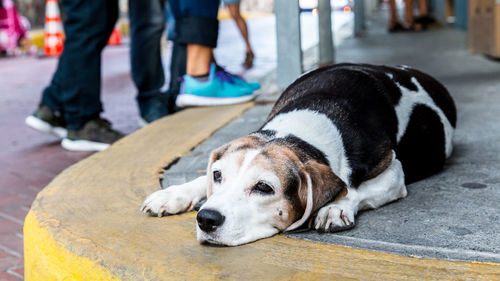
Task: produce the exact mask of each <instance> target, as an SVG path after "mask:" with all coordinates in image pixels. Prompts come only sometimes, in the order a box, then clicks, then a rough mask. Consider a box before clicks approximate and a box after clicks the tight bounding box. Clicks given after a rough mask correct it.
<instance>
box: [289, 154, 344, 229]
mask: <svg viewBox="0 0 500 281" xmlns="http://www.w3.org/2000/svg"><path fill="white" fill-rule="evenodd" d="M301 170H302V171H300V174H301V184H300V186H299V188H298V192H299V200H300V202H301V205H302V206H305V208H304V214H303V215H302V217H301V218H300V219H299V220H298V221H296V222H294V223H293V224H292V225H290V226H289V227H288V228H287V229H286V231H291V230H294V229H297V228H299V227H300V226H302V225H303V224H304V223H305V222H306V221H308V220H309V219H310V218H311V215H312V214H314V212H316V211H317V210H318V209H319V208H321V207H323V206H324V205H325V204H326V203H329V202H331V201H333V200H334V199H336V198H338V197H339V196H341V195H344V196H345V194H347V186H346V184H345V183H344V182H343V181H342V180H341V179H340V178H339V177H338V176H336V175H335V174H334V173H333V172H332V170H331V168H330V166H328V165H326V164H322V163H319V162H318V161H316V160H309V161H307V162H306V163H304V167H303V168H302V169H301Z"/></svg>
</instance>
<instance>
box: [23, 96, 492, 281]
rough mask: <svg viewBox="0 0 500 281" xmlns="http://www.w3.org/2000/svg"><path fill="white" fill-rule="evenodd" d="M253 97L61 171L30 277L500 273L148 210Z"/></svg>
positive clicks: (191, 116)
mask: <svg viewBox="0 0 500 281" xmlns="http://www.w3.org/2000/svg"><path fill="white" fill-rule="evenodd" d="M251 106H252V104H251V103H249V104H242V105H236V106H228V107H217V108H198V109H190V110H184V111H182V112H179V113H178V114H175V115H173V116H171V117H167V118H164V119H162V120H160V121H158V122H155V123H153V124H151V125H149V126H147V127H145V128H144V129H141V130H139V131H137V132H136V133H134V134H132V135H130V136H128V137H126V138H124V139H123V140H121V141H119V142H118V143H116V144H115V145H113V146H112V147H110V148H109V149H108V150H106V151H103V152H101V153H97V154H94V155H93V156H91V157H89V158H87V159H85V160H83V161H81V162H79V163H77V164H75V165H73V166H72V167H70V168H68V169H67V170H65V171H64V172H63V173H62V174H61V175H59V176H58V177H57V178H55V179H54V180H53V181H52V182H51V183H50V184H49V185H48V186H47V187H46V188H45V189H44V190H43V191H42V192H40V194H39V195H38V196H37V199H36V200H35V202H34V203H33V205H32V209H31V211H30V213H29V214H28V216H27V218H26V222H25V228H24V239H25V276H26V280H28V281H30V280H36V281H44V280H202V279H208V280H215V279H228V280H346V279H363V280H450V279H463V280H498V278H499V276H500V265H499V264H494V263H467V262H452V261H445V260H433V259H418V258H412V257H405V256H399V255H394V254H388V253H381V252H374V251H366V250H360V249H353V248H349V247H341V246H335V245H326V244H321V243H316V242H310V241H303V240H294V239H289V238H286V237H284V236H280V235H278V236H275V237H273V238H270V239H263V240H261V241H257V242H255V243H251V244H248V245H244V246H239V247H211V246H202V245H199V244H198V242H197V241H196V233H195V232H196V230H195V213H187V214H183V215H178V216H170V217H165V218H155V217H147V216H145V215H143V214H142V213H141V212H139V206H140V205H141V203H142V201H143V199H144V198H145V197H146V196H147V195H148V194H149V193H151V192H152V191H154V190H156V189H158V188H159V176H160V172H161V167H162V166H163V165H165V164H166V163H168V162H171V161H172V160H174V159H175V158H176V157H178V156H181V155H183V154H185V153H189V151H190V149H191V148H192V147H194V146H196V145H197V144H199V143H200V142H201V141H203V140H205V139H206V138H208V137H209V136H210V135H211V134H212V133H213V132H214V131H215V130H217V129H218V128H220V127H222V126H223V125H225V124H226V123H227V122H229V121H230V120H231V119H233V118H235V117H237V116H239V115H240V114H241V113H242V112H244V111H245V110H247V109H248V108H250V107H251Z"/></svg>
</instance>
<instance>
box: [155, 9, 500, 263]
mask: <svg viewBox="0 0 500 281" xmlns="http://www.w3.org/2000/svg"><path fill="white" fill-rule="evenodd" d="M379 18H380V20H376V21H371V22H369V24H368V31H367V32H366V34H365V36H363V37H362V38H349V39H347V40H346V41H345V42H344V43H343V44H342V45H341V46H340V48H339V49H338V50H337V51H338V52H337V55H338V57H337V61H338V62H363V63H374V64H388V65H398V64H404V65H409V66H412V67H416V68H418V69H421V70H423V71H425V72H427V73H429V74H431V75H433V76H435V77H436V78H437V79H438V80H440V81H441V82H442V83H443V84H444V85H445V86H447V88H448V89H449V91H450V92H451V94H452V96H453V97H454V99H455V102H456V103H457V109H458V125H457V130H456V134H455V140H454V153H453V156H452V157H451V159H449V161H448V162H447V165H446V167H445V169H444V171H443V172H441V173H440V174H438V175H435V176H433V177H430V178H428V179H425V180H422V181H420V182H417V183H414V184H412V185H409V186H408V192H409V195H408V197H407V198H405V199H403V200H399V201H398V202H395V203H392V204H389V205H387V206H384V207H382V208H380V209H377V210H373V211H367V212H363V213H361V214H360V215H359V216H358V218H357V225H356V227H355V228H354V229H352V230H348V231H344V232H340V233H335V234H318V233H317V232H316V231H309V232H305V233H300V234H287V236H288V237H291V238H295V239H306V240H311V241H318V242H322V243H328V244H336V245H345V246H351V247H356V248H363V249H369V250H375V251H384V252H390V253H396V254H400V255H406V256H416V257H426V258H437V259H448V260H462V261H483V262H497V263H498V262H500V236H499V235H498V233H500V223H499V220H500V218H499V215H500V142H499V141H498V140H500V126H499V121H500V120H499V116H500V94H499V90H500V64H499V63H498V62H494V61H490V60H488V59H486V58H484V57H482V56H478V55H471V54H469V53H468V52H467V50H466V34H465V33H464V32H461V31H457V30H453V29H448V28H443V29H437V30H429V31H426V32H420V33H398V34H387V32H386V31H385V29H384V27H385V24H386V22H385V21H384V17H379ZM270 108H271V106H270V105H267V106H256V107H254V108H252V109H251V110H250V111H248V112H247V113H245V114H244V115H242V116H241V117H240V118H238V119H237V120H235V121H234V122H232V123H231V124H230V125H228V126H227V127H225V128H223V129H221V130H219V131H218V132H217V133H215V134H214V135H213V136H212V137H211V138H210V139H209V140H207V141H206V142H204V143H203V144H202V145H200V146H199V147H197V148H196V149H194V150H193V151H192V153H191V155H189V156H185V157H183V158H181V159H180V161H179V162H178V163H176V164H175V165H173V166H172V167H170V168H169V170H167V171H166V172H165V174H164V178H163V186H164V187H166V186H168V185H170V184H179V183H183V182H185V181H187V180H191V179H193V178H195V177H196V176H199V174H200V173H203V172H204V169H205V168H206V163H207V159H208V155H209V153H210V151H211V150H212V149H214V148H216V147H218V146H220V145H222V144H224V143H225V142H227V141H230V140H232V139H234V138H237V137H240V136H243V135H245V134H247V133H249V132H252V131H253V130H256V129H258V128H259V126H260V125H261V124H262V122H263V121H264V119H265V118H266V115H267V114H268V112H269V111H270Z"/></svg>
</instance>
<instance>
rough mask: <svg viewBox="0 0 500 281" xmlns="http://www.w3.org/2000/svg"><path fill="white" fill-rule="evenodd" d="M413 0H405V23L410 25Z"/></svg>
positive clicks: (412, 19) (412, 20)
mask: <svg viewBox="0 0 500 281" xmlns="http://www.w3.org/2000/svg"><path fill="white" fill-rule="evenodd" d="M414 20H415V19H414V17H413V0H405V25H406V26H407V27H411V26H412V25H413V22H414Z"/></svg>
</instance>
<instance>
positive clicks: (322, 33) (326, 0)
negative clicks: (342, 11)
mask: <svg viewBox="0 0 500 281" xmlns="http://www.w3.org/2000/svg"><path fill="white" fill-rule="evenodd" d="M318 12H319V18H318V25H319V26H318V30H319V65H320V66H323V65H328V64H332V63H333V62H334V60H335V53H334V52H335V49H334V45H333V35H332V18H331V14H332V9H331V6H330V0H319V1H318Z"/></svg>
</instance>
